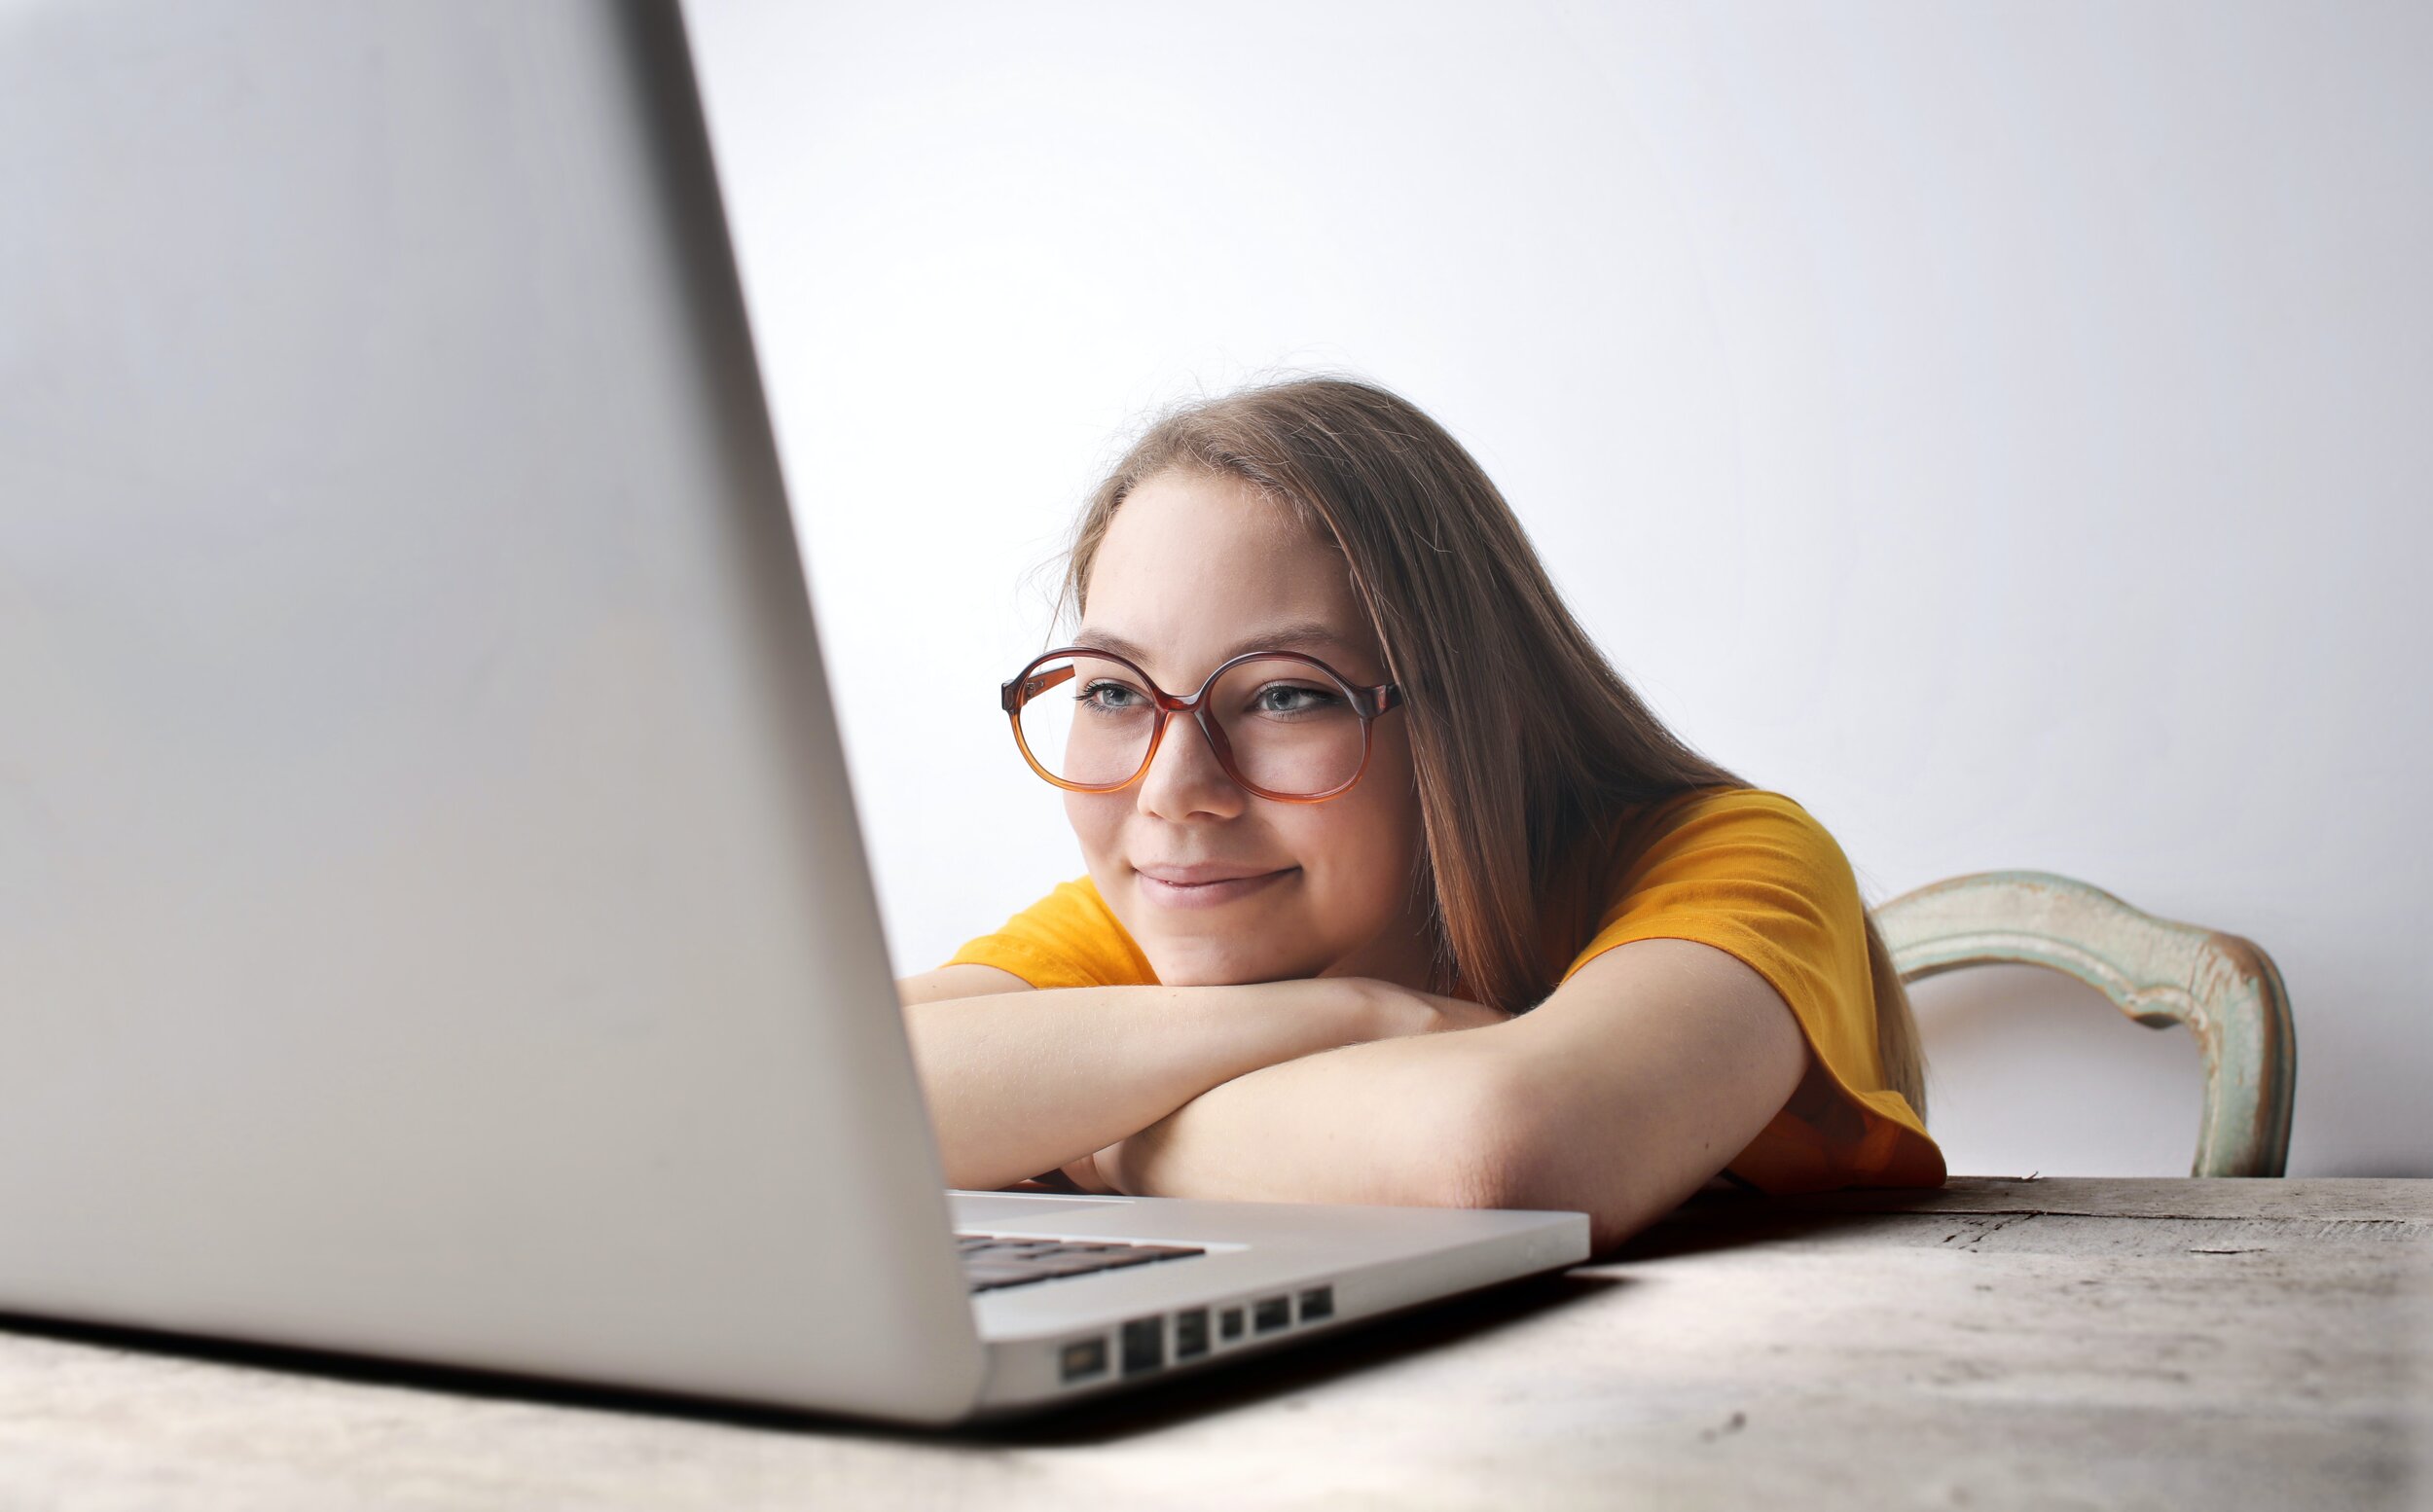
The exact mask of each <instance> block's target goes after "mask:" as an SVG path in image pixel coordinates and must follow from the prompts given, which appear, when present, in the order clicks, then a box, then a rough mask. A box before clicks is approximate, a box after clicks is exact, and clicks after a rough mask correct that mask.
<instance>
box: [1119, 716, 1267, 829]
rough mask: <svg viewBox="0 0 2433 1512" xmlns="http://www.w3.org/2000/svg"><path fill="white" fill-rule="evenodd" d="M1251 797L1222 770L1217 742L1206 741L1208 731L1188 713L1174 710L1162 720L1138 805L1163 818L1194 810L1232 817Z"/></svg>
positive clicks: (1183, 816)
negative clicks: (1170, 717)
mask: <svg viewBox="0 0 2433 1512" xmlns="http://www.w3.org/2000/svg"><path fill="white" fill-rule="evenodd" d="M1249 797H1250V795H1249V794H1248V793H1245V792H1243V791H1242V789H1241V788H1240V787H1238V786H1236V785H1235V783H1234V780H1233V778H1231V777H1229V776H1227V775H1225V769H1224V767H1223V765H1222V764H1221V763H1219V762H1218V761H1217V760H1216V748H1215V747H1214V746H1212V745H1210V744H1209V743H1208V732H1207V731H1205V730H1202V729H1201V728H1200V722H1199V721H1198V720H1196V719H1193V718H1191V717H1189V716H1188V715H1177V716H1176V717H1175V718H1174V720H1173V721H1172V722H1171V723H1169V724H1168V725H1167V726H1166V738H1164V739H1162V740H1160V741H1158V742H1157V753H1156V754H1155V755H1153V756H1151V757H1150V758H1149V770H1148V771H1146V772H1144V773H1143V774H1141V796H1140V805H1141V808H1142V810H1144V811H1145V812H1148V813H1153V814H1156V815H1157V816H1158V817H1159V818H1161V819H1181V818H1187V817H1189V816H1190V815H1192V814H1195V813H1197V814H1211V815H1215V816H1216V817H1219V818H1225V817H1230V816H1232V815H1234V814H1237V813H1240V812H1241V811H1242V806H1243V804H1244V803H1245V802H1246V801H1247V800H1248V799H1249Z"/></svg>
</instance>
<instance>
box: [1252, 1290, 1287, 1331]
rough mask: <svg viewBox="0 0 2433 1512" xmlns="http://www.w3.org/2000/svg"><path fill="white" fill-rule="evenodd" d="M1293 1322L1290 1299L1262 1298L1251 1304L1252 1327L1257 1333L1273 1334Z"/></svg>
mask: <svg viewBox="0 0 2433 1512" xmlns="http://www.w3.org/2000/svg"><path fill="white" fill-rule="evenodd" d="M1291 1321H1292V1299H1291V1298H1290V1297H1261V1298H1259V1299H1258V1300H1257V1301H1256V1302H1254V1303H1253V1304H1251V1327H1252V1328H1253V1330H1255V1331H1256V1332H1259V1333H1263V1334H1272V1333H1274V1332H1275V1331H1276V1330H1277V1329H1279V1328H1282V1327H1284V1326H1286V1325H1287V1324H1289V1323H1290V1322H1291Z"/></svg>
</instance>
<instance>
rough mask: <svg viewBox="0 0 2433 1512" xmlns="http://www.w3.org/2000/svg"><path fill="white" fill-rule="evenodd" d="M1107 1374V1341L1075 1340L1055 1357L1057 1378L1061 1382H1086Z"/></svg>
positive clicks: (1100, 1339)
mask: <svg viewBox="0 0 2433 1512" xmlns="http://www.w3.org/2000/svg"><path fill="white" fill-rule="evenodd" d="M1105 1374H1107V1341H1106V1340H1105V1339H1104V1338H1099V1339H1075V1340H1074V1341H1073V1342H1072V1343H1071V1344H1069V1345H1066V1346H1065V1348H1064V1349H1063V1350H1060V1351H1059V1352H1058V1355H1057V1376H1058V1379H1059V1380H1063V1381H1086V1380H1088V1379H1089V1378H1090V1377H1092V1376H1103V1375H1105Z"/></svg>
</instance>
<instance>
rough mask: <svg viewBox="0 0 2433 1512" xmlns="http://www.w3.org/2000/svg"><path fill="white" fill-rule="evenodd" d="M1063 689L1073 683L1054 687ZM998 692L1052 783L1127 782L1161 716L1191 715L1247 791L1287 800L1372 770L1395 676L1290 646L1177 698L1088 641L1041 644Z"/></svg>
mask: <svg viewBox="0 0 2433 1512" xmlns="http://www.w3.org/2000/svg"><path fill="white" fill-rule="evenodd" d="M1059 688H1070V689H1071V693H1070V694H1067V695H1065V696H1062V697H1055V696H1052V695H1053V694H1054V692H1055V690H1056V689H1059ZM999 696H1000V697H999V702H1001V703H1002V705H1003V707H1004V709H1005V715H1006V718H1007V719H1009V720H1011V721H1012V723H1013V727H1014V743H1015V744H1016V745H1018V746H1020V747H1021V748H1022V759H1023V760H1025V761H1027V762H1029V763H1030V764H1031V770H1032V771H1034V772H1035V773H1037V774H1039V775H1041V776H1043V777H1045V778H1047V779H1048V780H1049V781H1050V782H1053V783H1055V784H1056V785H1057V786H1058V787H1062V788H1068V789H1070V790H1071V791H1073V792H1076V793H1111V792H1114V791H1115V790H1116V789H1118V788H1123V787H1128V786H1130V785H1131V784H1132V783H1133V782H1134V781H1136V780H1138V779H1139V777H1140V775H1141V774H1143V773H1144V772H1146V771H1148V770H1149V762H1150V760H1151V758H1153V757H1155V756H1156V754H1157V746H1158V742H1159V741H1161V740H1163V739H1165V738H1166V721H1167V719H1168V718H1170V717H1171V716H1173V715H1176V714H1188V715H1190V716H1191V718H1192V720H1193V722H1194V723H1196V724H1197V725H1198V726H1199V727H1200V733H1201V734H1202V735H1204V736H1206V737H1207V738H1208V744H1209V749H1211V750H1213V751H1215V752H1216V764H1217V765H1218V766H1220V767H1222V768H1223V769H1224V771H1225V775H1227V776H1229V777H1231V778H1232V779H1233V780H1234V782H1235V783H1236V784H1238V785H1239V786H1240V787H1241V788H1242V789H1243V790H1244V791H1245V792H1248V793H1251V794H1253V795H1254V796H1256V797H1259V798H1269V799H1274V800H1276V801H1278V802H1280V803H1294V804H1314V803H1318V802H1320V801H1321V800H1323V799H1328V798H1333V797H1335V796H1336V795H1338V794H1340V793H1342V792H1344V791H1345V790H1346V789H1348V788H1350V787H1351V785H1352V784H1353V783H1355V782H1358V781H1359V780H1360V779H1361V774H1362V773H1363V772H1365V771H1367V770H1368V748H1369V729H1368V727H1369V726H1370V725H1371V724H1372V723H1374V722H1375V721H1376V720H1377V719H1378V718H1379V717H1380V716H1381V715H1383V714H1385V713H1386V711H1387V710H1389V709H1392V708H1394V707H1396V706H1397V705H1398V704H1399V703H1400V702H1402V693H1401V690H1400V689H1399V688H1397V687H1396V686H1395V685H1394V684H1392V683H1380V684H1377V685H1375V686H1373V687H1364V686H1362V685H1361V684H1358V683H1355V682H1353V681H1352V680H1351V679H1350V678H1347V677H1345V676H1344V675H1343V674H1342V673H1340V672H1338V671H1336V670H1335V669H1334V668H1333V667H1331V666H1327V665H1326V664H1325V663H1324V662H1321V661H1320V660H1318V659H1317V658H1316V657H1310V656H1302V655H1300V654H1299V653H1298V652H1293V651H1253V652H1249V653H1246V654H1245V655H1242V656H1238V657H1235V658H1234V659H1233V660H1232V661H1230V662H1227V663H1225V664H1224V665H1223V666H1219V667H1217V668H1216V670H1215V671H1213V672H1211V673H1209V674H1208V680H1207V681H1205V682H1203V683H1201V684H1200V687H1199V691H1198V692H1196V693H1193V694H1191V695H1189V696H1188V697H1178V696H1177V695H1175V694H1171V693H1168V692H1167V691H1166V690H1165V689H1163V688H1160V687H1159V686H1157V684H1156V683H1154V682H1151V681H1150V680H1149V675H1148V673H1146V672H1144V671H1143V670H1141V668H1140V667H1138V666H1134V665H1133V664H1132V663H1131V662H1129V661H1126V660H1125V659H1124V658H1122V657H1120V656H1117V655H1115V653H1113V652H1111V651H1100V650H1097V649H1095V648H1092V647H1089V646H1066V647H1064V648H1062V649H1060V650H1056V651H1049V652H1045V653H1042V654H1041V655H1039V656H1037V657H1035V658H1034V659H1033V660H1032V662H1031V664H1030V665H1029V666H1025V667H1024V668H1023V669H1022V672H1021V674H1020V675H1018V676H1016V677H1015V678H1013V680H1011V681H1010V682H1007V683H1006V684H1005V685H1004V686H1003V688H1002V689H1000V690H999Z"/></svg>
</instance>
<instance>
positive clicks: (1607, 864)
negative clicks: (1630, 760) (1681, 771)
mask: <svg viewBox="0 0 2433 1512" xmlns="http://www.w3.org/2000/svg"><path fill="white" fill-rule="evenodd" d="M1602 848H1603V851H1604V853H1603V854H1602V855H1601V856H1600V857H1599V858H1598V859H1599V861H1600V863H1601V871H1602V874H1603V881H1604V883H1605V889H1604V890H1605V891H1606V893H1607V894H1608V896H1609V898H1610V897H1611V894H1612V893H1613V892H1614V891H1615V890H1616V889H1617V888H1618V889H1621V890H1627V889H1628V887H1629V885H1630V884H1631V883H1632V882H1633V881H1634V880H1636V879H1638V878H1640V877H1642V876H1644V875H1645V874H1646V873H1647V872H1648V871H1650V870H1651V869H1652V868H1653V867H1656V866H1658V865H1661V864H1665V863H1673V864H1676V865H1678V864H1680V863H1684V862H1699V863H1705V864H1709V865H1713V866H1717V867H1722V868H1724V869H1725V870H1727V871H1734V870H1737V871H1747V870H1749V869H1751V868H1753V867H1754V868H1755V869H1756V870H1758V871H1759V872H1761V873H1763V872H1770V871H1773V870H1776V869H1778V868H1780V867H1782V866H1786V865H1789V866H1796V867H1798V868H1801V869H1803V870H1810V871H1813V870H1818V869H1822V870H1823V871H1824V872H1826V873H1828V874H1840V875H1844V876H1846V875H1847V874H1848V872H1849V869H1850V864H1849V860H1848V858H1847V857H1846V856H1845V855H1843V853H1842V849H1841V845H1840V843H1839V842H1838V841H1836V840H1834V835H1833V832H1832V831H1830V830H1828V829H1827V828H1826V827H1825V825H1824V824H1823V823H1822V822H1821V821H1819V820H1818V819H1817V817H1816V815H1814V814H1813V813H1810V812H1809V811H1808V810H1807V808H1806V806H1805V805H1803V804H1801V803H1800V802H1799V801H1798V799H1796V798H1794V797H1792V796H1791V795H1790V794H1788V793H1783V792H1778V791H1776V790H1775V789H1772V788H1763V787H1742V786H1712V787H1694V788H1686V789H1684V790H1682V791H1680V792H1677V793H1671V794H1667V795H1665V796H1664V797H1662V798H1659V799H1656V800H1654V801H1652V802H1651V803H1647V804H1644V805H1641V806H1639V807H1638V808H1636V809H1634V810H1628V811H1627V812H1626V813H1625V814H1624V815H1623V816H1622V820H1621V823H1620V824H1619V826H1618V828H1617V831H1616V833H1615V835H1614V838H1613V839H1612V840H1611V842H1609V843H1608V844H1607V845H1606V846H1603V847H1602Z"/></svg>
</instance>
